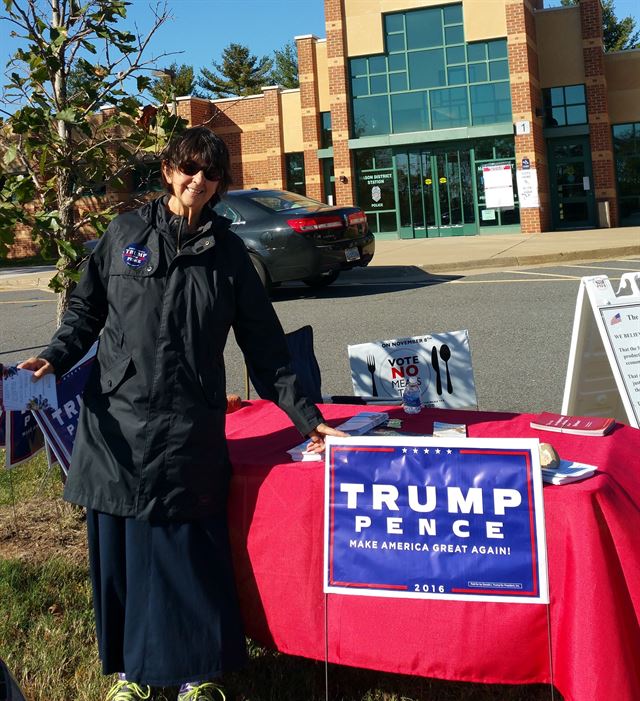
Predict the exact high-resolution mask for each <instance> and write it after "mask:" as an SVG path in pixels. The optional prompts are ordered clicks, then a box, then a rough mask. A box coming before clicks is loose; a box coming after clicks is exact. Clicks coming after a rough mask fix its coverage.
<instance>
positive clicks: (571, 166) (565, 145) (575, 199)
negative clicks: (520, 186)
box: [548, 136, 596, 229]
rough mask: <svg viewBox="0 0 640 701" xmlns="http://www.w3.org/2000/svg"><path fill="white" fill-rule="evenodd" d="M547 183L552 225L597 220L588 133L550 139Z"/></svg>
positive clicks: (578, 224) (573, 225)
mask: <svg viewBox="0 0 640 701" xmlns="http://www.w3.org/2000/svg"><path fill="white" fill-rule="evenodd" d="M548 153H549V184H550V189H551V216H552V220H553V228H554V229H579V228H581V227H586V226H595V224H596V217H595V214H596V211H595V210H596V206H595V197H594V191H593V177H592V173H591V151H590V149H589V139H588V137H585V136H582V137H572V138H566V139H550V140H549V141H548Z"/></svg>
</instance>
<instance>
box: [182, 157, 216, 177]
mask: <svg viewBox="0 0 640 701" xmlns="http://www.w3.org/2000/svg"><path fill="white" fill-rule="evenodd" d="M178 170H179V171H180V172H181V173H184V174H185V175H197V174H198V173H199V172H200V171H202V172H203V173H204V177H205V178H206V179H207V180H209V181H211V182H217V181H219V180H222V175H220V172H219V170H218V169H217V168H214V167H213V166H211V167H210V168H203V167H202V166H201V165H200V164H199V163H196V162H195V161H187V162H186V163H181V164H180V165H179V166H178Z"/></svg>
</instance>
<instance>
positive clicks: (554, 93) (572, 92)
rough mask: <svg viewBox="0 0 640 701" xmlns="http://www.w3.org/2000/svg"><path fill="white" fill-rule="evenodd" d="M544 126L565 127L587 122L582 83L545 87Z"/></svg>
mask: <svg viewBox="0 0 640 701" xmlns="http://www.w3.org/2000/svg"><path fill="white" fill-rule="evenodd" d="M542 98H543V101H544V116H545V127H567V126H572V125H574V124H586V123H587V97H586V94H585V90H584V85H565V86H562V87H557V88H545V89H544V90H543V91H542Z"/></svg>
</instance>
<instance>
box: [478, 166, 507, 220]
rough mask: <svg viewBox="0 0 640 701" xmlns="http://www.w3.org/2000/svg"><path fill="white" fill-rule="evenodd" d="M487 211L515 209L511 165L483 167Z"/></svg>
mask: <svg viewBox="0 0 640 701" xmlns="http://www.w3.org/2000/svg"><path fill="white" fill-rule="evenodd" d="M482 179H483V181H484V196H485V206H486V208H487V209H499V208H505V209H509V208H513V205H514V200H513V176H512V173H511V164H510V163H496V164H495V165H490V166H482Z"/></svg>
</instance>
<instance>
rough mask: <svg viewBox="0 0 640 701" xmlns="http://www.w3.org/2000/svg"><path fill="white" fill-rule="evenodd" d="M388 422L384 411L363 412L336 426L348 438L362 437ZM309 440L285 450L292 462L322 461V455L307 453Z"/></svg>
mask: <svg viewBox="0 0 640 701" xmlns="http://www.w3.org/2000/svg"><path fill="white" fill-rule="evenodd" d="M388 420H389V414H387V413H386V412H385V411H363V412H361V413H360V414H356V415H355V416H352V417H351V418H350V419H347V420H346V421H345V422H344V423H342V424H340V425H339V426H336V428H337V429H338V430H340V431H344V432H345V433H348V434H349V435H350V436H362V435H364V434H365V433H367V432H368V431H371V429H373V428H375V427H376V426H379V425H380V424H383V423H385V422H386V421H388ZM310 443H311V441H310V440H306V441H304V443H300V445H297V446H296V447H295V448H291V449H290V450H287V453H289V455H290V456H291V458H292V460H295V461H296V462H306V461H309V460H324V455H323V454H321V453H308V452H307V450H308V448H309V444H310Z"/></svg>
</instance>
